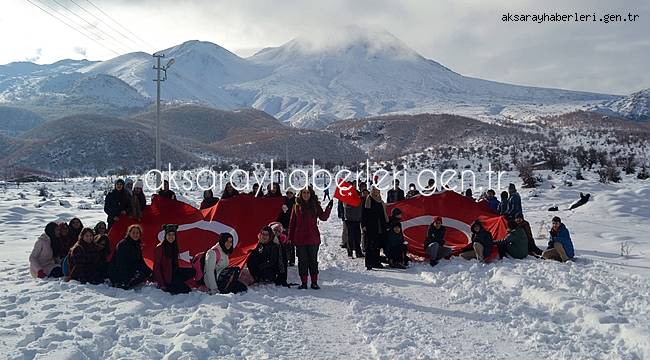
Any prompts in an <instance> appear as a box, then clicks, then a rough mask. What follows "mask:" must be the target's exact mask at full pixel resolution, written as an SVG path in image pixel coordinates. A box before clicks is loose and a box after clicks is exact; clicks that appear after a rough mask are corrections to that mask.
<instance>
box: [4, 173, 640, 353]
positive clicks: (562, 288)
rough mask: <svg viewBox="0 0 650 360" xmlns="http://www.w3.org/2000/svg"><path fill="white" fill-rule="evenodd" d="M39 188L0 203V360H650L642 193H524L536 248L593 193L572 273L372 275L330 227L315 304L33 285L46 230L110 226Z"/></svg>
mask: <svg viewBox="0 0 650 360" xmlns="http://www.w3.org/2000/svg"><path fill="white" fill-rule="evenodd" d="M626 181H627V179H626ZM37 186H40V185H36V184H33V185H26V186H21V188H20V189H15V188H13V187H10V188H7V189H5V191H4V192H0V224H1V225H0V228H1V230H0V233H1V236H0V250H1V251H0V319H1V321H0V358H7V359H45V358H46V359H123V358H129V359H216V358H219V359H271V358H274V359H275V358H278V359H296V358H309V359H467V358H471V359H567V358H571V359H645V358H650V343H649V342H648V339H649V338H650V276H648V275H650V256H649V253H648V251H649V250H650V240H649V238H648V233H650V209H649V208H650V206H649V205H650V200H649V199H650V187H649V186H648V183H647V182H645V183H643V182H637V181H631V180H630V181H628V183H627V184H625V185H611V186H610V185H602V184H598V183H596V182H591V181H586V182H584V183H583V184H581V185H580V187H576V188H560V187H558V188H556V189H551V188H546V189H539V190H535V191H534V192H531V191H524V192H522V198H523V199H524V209H525V210H526V214H527V217H528V220H529V221H530V223H531V225H532V226H533V231H534V232H535V233H537V229H538V228H544V226H545V225H543V224H542V221H546V224H548V219H550V216H551V215H554V214H552V213H548V212H547V211H546V209H547V208H548V207H549V206H551V205H553V204H558V205H560V209H565V208H567V207H568V204H570V203H571V201H572V200H573V199H574V198H576V197H577V196H576V195H575V194H576V192H577V191H584V192H591V193H592V196H593V201H591V202H589V203H588V204H587V205H585V206H583V207H582V208H579V209H577V210H575V211H573V212H568V211H560V213H559V215H560V216H562V217H563V219H564V222H565V223H566V224H567V226H568V227H569V229H570V230H571V232H572V235H573V237H574V243H575V244H576V249H577V250H576V254H577V260H576V261H575V262H570V263H567V264H560V263H556V262H551V261H541V260H537V259H533V258H529V259H528V260H523V261H514V260H507V259H506V260H503V261H496V262H494V263H491V264H488V265H484V264H479V263H477V262H476V261H464V260H462V259H459V258H453V259H452V260H450V261H442V262H441V263H440V264H439V265H438V266H436V267H435V268H431V267H430V266H428V265H427V264H422V263H419V264H414V265H412V266H411V267H410V268H409V269H407V270H399V271H398V270H388V269H387V270H378V271H367V270H366V269H365V267H364V266H363V260H362V259H359V260H357V259H348V257H347V255H346V253H345V251H344V250H342V249H341V248H340V247H339V241H340V233H341V226H340V221H339V220H338V219H336V218H335V217H334V216H333V217H332V218H331V219H330V220H329V221H327V222H324V223H322V224H321V232H322V237H323V245H322V246H321V253H320V268H321V279H322V280H321V283H322V289H321V290H320V291H314V290H297V289H295V288H294V289H286V288H281V287H275V286H254V287H251V288H250V289H249V291H248V292H247V293H245V294H241V295H215V296H210V295H207V294H203V293H199V292H193V293H191V294H188V295H177V296H171V295H168V294H166V293H163V292H161V291H159V290H158V289H156V288H155V287H153V286H146V287H144V288H143V289H142V290H139V291H137V292H136V291H123V290H118V289H114V288H110V287H108V286H106V285H100V286H86V285H80V284H78V283H76V282H67V283H66V282H61V281H58V280H49V281H42V280H35V279H33V278H31V276H30V275H29V270H28V259H27V258H28V254H29V251H30V250H31V247H32V245H33V242H34V241H35V239H36V237H37V236H38V235H39V234H40V233H41V231H42V228H43V226H44V225H45V224H46V223H47V222H48V221H52V220H56V219H68V220H69V219H70V218H71V217H73V216H75V215H76V216H79V217H80V218H81V219H82V221H84V222H85V223H87V225H89V224H94V223H95V222H96V221H98V220H102V219H103V218H104V214H103V212H102V210H101V205H97V204H94V195H93V194H94V193H97V194H99V193H100V189H98V185H96V184H92V183H91V182H90V181H87V180H86V181H82V180H79V181H77V182H73V183H68V184H66V185H63V184H47V186H48V189H49V191H50V192H51V193H52V194H53V195H52V197H51V198H49V199H47V200H45V201H44V200H42V199H41V198H40V197H39V196H37V193H38V190H37ZM21 193H22V194H23V195H21ZM533 195H537V196H533ZM36 205H38V206H39V207H37V206H36ZM80 206H81V207H84V208H88V207H89V208H90V209H85V210H80V209H79V207H80ZM540 232H543V231H540ZM623 242H627V243H628V244H629V245H630V246H631V248H630V249H631V250H630V254H629V255H628V256H627V257H623V256H620V247H621V243H623ZM545 243H546V241H545V240H543V239H541V238H540V239H539V240H538V245H539V246H540V247H541V246H543V245H545ZM297 278H298V277H297V269H296V268H291V273H290V280H291V281H293V282H297Z"/></svg>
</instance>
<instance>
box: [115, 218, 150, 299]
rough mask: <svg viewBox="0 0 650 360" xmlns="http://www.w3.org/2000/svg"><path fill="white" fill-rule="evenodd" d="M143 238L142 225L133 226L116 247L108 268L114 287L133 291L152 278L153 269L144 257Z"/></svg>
mask: <svg viewBox="0 0 650 360" xmlns="http://www.w3.org/2000/svg"><path fill="white" fill-rule="evenodd" d="M141 236H142V228H141V227H140V225H131V226H129V229H128V231H127V235H126V237H125V238H124V239H122V240H121V241H120V242H119V243H118V244H117V246H116V247H115V254H113V258H112V259H111V263H110V265H109V268H108V277H109V279H110V280H111V284H112V285H113V286H114V287H119V288H122V289H125V290H128V289H132V288H134V287H136V286H138V285H139V284H142V283H144V282H145V281H146V280H147V279H148V278H149V277H150V276H151V273H152V272H151V269H149V267H148V266H147V264H145V262H144V258H143V257H142V250H141V247H140V237H141Z"/></svg>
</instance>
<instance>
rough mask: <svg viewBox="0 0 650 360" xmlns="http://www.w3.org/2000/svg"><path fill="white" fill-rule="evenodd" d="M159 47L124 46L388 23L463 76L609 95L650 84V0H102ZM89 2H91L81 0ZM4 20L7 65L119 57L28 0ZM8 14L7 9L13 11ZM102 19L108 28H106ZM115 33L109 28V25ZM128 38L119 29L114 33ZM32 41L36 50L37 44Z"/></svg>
mask: <svg viewBox="0 0 650 360" xmlns="http://www.w3.org/2000/svg"><path fill="white" fill-rule="evenodd" d="M94 2H95V3H96V4H98V5H99V6H100V7H101V8H102V9H104V10H105V11H106V12H108V13H109V14H110V15H112V16H113V17H114V18H116V19H117V20H118V21H120V22H121V23H123V24H124V25H126V26H127V27H128V28H129V29H130V30H132V31H133V32H135V33H136V34H138V36H139V37H141V38H143V39H145V40H146V42H147V43H149V44H151V45H152V46H147V45H144V44H143V45H142V46H135V45H134V42H136V43H140V42H139V41H137V40H133V39H132V40H133V41H131V40H125V39H122V40H123V41H122V42H121V43H120V44H113V45H112V46H109V45H108V44H107V46H108V47H111V48H116V47H118V45H119V46H121V47H126V48H129V49H130V50H141V51H146V52H152V51H155V50H158V49H164V48H167V47H170V46H173V45H176V44H178V43H181V42H183V41H185V40H190V39H199V40H207V41H212V42H214V43H217V44H219V45H221V46H223V47H225V48H227V49H230V50H231V51H235V52H238V53H239V54H240V55H244V56H245V55H250V54H252V53H254V52H255V50H256V49H261V48H263V47H267V46H277V45H280V44H282V43H284V42H287V41H289V40H291V39H292V38H295V37H297V36H299V35H301V34H308V35H309V36H310V37H316V38H317V37H321V38H327V37H328V36H329V35H330V34H332V30H333V29H339V28H341V27H343V26H346V25H349V24H359V25H362V26H373V27H383V28H385V29H386V30H388V31H390V32H391V33H392V34H394V35H395V36H397V37H398V38H400V39H401V40H403V41H404V42H405V43H406V44H408V45H409V46H410V47H412V48H413V49H414V50H415V51H417V52H419V53H420V54H422V55H423V56H425V57H428V58H431V59H433V60H436V61H438V62H440V63H442V64H443V65H445V66H447V67H449V68H451V69H453V70H454V71H457V72H459V73H461V74H464V75H470V76H475V77H481V78H487V79H491V80H497V81H504V82H512V83H517V84H526V85H536V86H547V87H560V88H567V89H574V90H587V91H598V92H606V93H629V92H632V91H634V90H638V89H640V88H647V87H650V72H649V71H647V59H648V58H649V57H650V42H649V41H648V37H647V34H648V33H650V2H649V1H647V0H623V1H618V2H616V3H614V2H594V1H590V0H574V1H561V0H549V1H544V2H541V1H534V0H495V1H489V2H488V1H479V0H438V1H421V0H402V1H392V0H330V1H320V0H282V1H268V0H240V1H234V0H233V1H227V0H216V1H198V0H189V1H176V0H155V1H154V0H141V1H126V0H113V1H108V0H104V1H100V0H96V1H94ZM80 3H81V4H86V3H85V2H83V1H82V2H80ZM4 10H5V11H9V13H10V15H9V16H4V17H3V18H2V19H0V31H2V33H3V34H20V36H14V37H12V38H10V39H8V41H7V42H8V44H6V45H5V46H4V49H3V52H2V53H1V54H0V63H6V62H9V61H15V60H18V59H24V58H25V57H27V56H29V54H31V53H33V49H34V48H43V55H42V56H41V58H40V59H39V61H40V62H52V61H56V60H59V59H61V58H64V57H79V56H80V55H81V54H80V53H79V52H78V51H75V50H74V46H71V44H75V46H79V47H83V48H86V49H87V55H86V56H83V57H88V58H90V59H106V58H110V57H112V56H114V54H112V53H111V51H109V50H107V49H104V48H102V47H101V46H98V45H97V44H95V43H94V42H92V41H90V40H88V39H86V38H84V37H83V36H81V35H79V34H77V33H75V32H74V31H72V30H70V29H69V28H67V27H65V25H62V24H60V23H57V22H56V20H54V19H51V18H50V17H49V16H48V15H46V14H43V13H42V12H41V11H40V10H38V9H36V8H34V7H33V6H31V5H30V4H29V3H28V2H25V1H21V0H9V1H8V4H6V5H5V7H4ZM543 11H546V12H556V11H557V12H559V13H574V12H576V11H577V12H584V13H594V12H596V13H597V14H599V15H601V14H603V13H607V12H610V13H625V14H626V13H627V12H632V13H637V14H639V15H640V19H639V20H637V21H636V22H634V23H632V22H626V23H610V24H603V23H600V22H596V23H553V24H551V23H548V24H535V23H516V24H515V23H504V22H502V21H501V15H502V14H504V13H506V12H525V13H540V12H543ZM5 14H6V12H5ZM100 27H102V26H100ZM107 31H110V29H107ZM114 36H116V37H120V36H119V34H114ZM30 49H31V50H30Z"/></svg>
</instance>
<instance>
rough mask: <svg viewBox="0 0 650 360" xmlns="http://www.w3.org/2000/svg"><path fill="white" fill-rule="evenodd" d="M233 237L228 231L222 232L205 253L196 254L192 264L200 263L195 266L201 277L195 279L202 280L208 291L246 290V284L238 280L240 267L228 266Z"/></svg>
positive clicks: (233, 291) (232, 247) (232, 248)
mask: <svg viewBox="0 0 650 360" xmlns="http://www.w3.org/2000/svg"><path fill="white" fill-rule="evenodd" d="M234 249H235V248H234V243H233V237H232V235H231V234H230V233H222V234H221V235H220V236H219V242H217V243H216V244H215V245H214V246H213V247H211V248H210V249H209V250H208V251H206V252H205V254H197V257H196V258H195V260H192V264H193V265H200V263H201V262H203V264H202V265H201V266H200V267H199V268H196V267H195V269H197V271H199V272H201V273H202V275H203V277H202V278H196V277H195V279H196V280H199V282H200V281H203V283H204V284H205V286H206V287H207V288H208V290H209V291H210V293H212V294H214V293H217V292H218V293H221V294H229V293H233V294H236V293H239V292H244V291H246V290H247V288H246V285H244V284H243V283H242V282H241V281H239V273H240V269H239V268H238V267H228V264H229V261H230V260H229V258H228V257H229V256H230V254H232V252H233V250H234Z"/></svg>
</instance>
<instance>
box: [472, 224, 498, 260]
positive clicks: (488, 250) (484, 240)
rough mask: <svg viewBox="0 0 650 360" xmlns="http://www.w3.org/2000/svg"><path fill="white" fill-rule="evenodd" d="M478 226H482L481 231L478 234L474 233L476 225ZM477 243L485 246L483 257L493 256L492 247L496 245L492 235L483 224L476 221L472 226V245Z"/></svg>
mask: <svg viewBox="0 0 650 360" xmlns="http://www.w3.org/2000/svg"><path fill="white" fill-rule="evenodd" d="M476 224H478V225H480V226H481V229H480V230H479V231H478V232H474V225H476ZM476 242H477V243H479V244H481V245H483V257H485V258H487V257H489V256H490V255H491V254H492V245H494V241H493V240H492V234H490V232H489V231H487V230H485V228H483V224H481V223H480V222H479V221H475V222H474V223H473V224H472V244H473V243H476Z"/></svg>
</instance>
